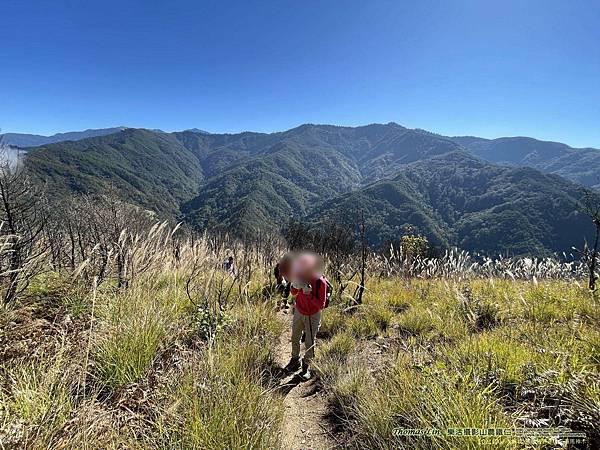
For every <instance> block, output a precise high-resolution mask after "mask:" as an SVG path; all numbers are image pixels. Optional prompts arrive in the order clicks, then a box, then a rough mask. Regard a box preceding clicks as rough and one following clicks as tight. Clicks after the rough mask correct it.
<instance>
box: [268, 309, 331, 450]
mask: <svg viewBox="0 0 600 450" xmlns="http://www.w3.org/2000/svg"><path fill="white" fill-rule="evenodd" d="M278 314H279V318H280V319H281V321H282V322H284V323H285V331H284V332H283V334H282V335H281V338H280V341H279V347H278V349H277V362H278V363H279V364H280V365H281V366H282V367H283V366H285V365H286V364H287V362H288V361H289V359H290V351H291V344H290V338H291V320H292V316H291V315H290V314H289V313H288V314H285V313H283V312H280V313H278ZM317 345H318V342H317ZM302 351H304V344H302ZM280 392H281V394H282V395H283V396H284V400H283V406H284V412H283V424H282V427H281V443H282V444H281V447H282V449H284V450H298V449H314V450H327V449H333V448H337V447H339V445H338V444H337V443H336V441H335V439H334V437H333V434H332V432H331V427H330V425H329V422H328V421H327V418H326V417H325V415H326V413H327V402H326V399H325V395H324V393H323V392H321V391H320V389H319V386H318V384H317V383H316V382H315V378H314V375H313V379H312V380H310V381H307V382H301V381H300V379H299V377H298V376H297V374H290V375H287V376H285V377H283V378H282V379H281V382H280Z"/></svg>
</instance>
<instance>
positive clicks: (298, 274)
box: [290, 253, 319, 281]
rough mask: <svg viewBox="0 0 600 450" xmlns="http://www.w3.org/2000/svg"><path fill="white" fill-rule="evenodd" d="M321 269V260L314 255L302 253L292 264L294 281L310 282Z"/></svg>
mask: <svg viewBox="0 0 600 450" xmlns="http://www.w3.org/2000/svg"><path fill="white" fill-rule="evenodd" d="M318 268H319V260H318V258H317V257H316V255H313V254H312V253H301V254H299V255H298V256H297V257H296V258H295V259H294V260H293V262H292V265H291V270H290V272H291V277H292V280H302V281H308V280H310V279H311V278H312V277H313V276H314V275H315V273H316V272H317V270H318Z"/></svg>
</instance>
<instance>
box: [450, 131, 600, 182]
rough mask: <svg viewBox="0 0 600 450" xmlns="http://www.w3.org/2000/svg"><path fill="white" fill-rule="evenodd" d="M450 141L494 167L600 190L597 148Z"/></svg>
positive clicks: (526, 141) (518, 140) (521, 140)
mask: <svg viewBox="0 0 600 450" xmlns="http://www.w3.org/2000/svg"><path fill="white" fill-rule="evenodd" d="M450 139H451V140H453V141H454V142H456V143H458V144H460V145H462V146H463V147H465V148H466V149H467V150H469V151H470V152H471V153H472V154H474V155H475V156H478V157H480V158H482V159H484V160H486V161H489V162H492V163H499V164H509V165H513V166H519V167H532V168H534V169H538V170H541V171H542V172H546V173H554V174H557V175H561V176H563V177H565V178H567V179H569V180H571V181H575V182H577V183H581V184H583V185H585V186H589V187H593V188H594V189H596V190H598V189H599V188H600V150H597V149H594V148H573V147H569V146H568V145H565V144H561V143H560V142H548V141H539V140H537V139H532V138H528V137H506V138H498V139H482V138H477V137H472V136H458V137H453V138H450Z"/></svg>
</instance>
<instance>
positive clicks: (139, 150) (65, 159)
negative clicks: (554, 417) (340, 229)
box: [26, 123, 595, 254]
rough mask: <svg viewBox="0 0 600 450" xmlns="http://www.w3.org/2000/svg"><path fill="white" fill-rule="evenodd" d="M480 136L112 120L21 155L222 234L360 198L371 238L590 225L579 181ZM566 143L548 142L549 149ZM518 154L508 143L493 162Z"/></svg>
mask: <svg viewBox="0 0 600 450" xmlns="http://www.w3.org/2000/svg"><path fill="white" fill-rule="evenodd" d="M484 141H486V140H482V139H480V138H447V137H444V136H440V135H436V134H433V133H429V132H426V131H423V130H413V129H408V128H405V127H402V126H400V125H398V124H395V123H389V124H384V125H381V124H373V125H366V126H363V127H355V128H353V127H338V126H332V125H311V124H306V125H302V126H299V127H297V128H293V129H291V130H288V131H285V132H278V133H270V134H266V133H253V132H245V133H238V134H210V133H206V132H203V131H194V130H186V131H182V132H176V133H164V132H156V131H150V130H143V129H124V130H122V131H120V132H118V133H115V134H111V135H107V136H102V137H93V138H89V139H84V140H81V141H77V142H62V143H57V144H51V145H45V146H42V147H37V148H33V149H30V150H29V152H28V153H27V156H26V163H27V165H28V166H29V167H30V168H31V169H32V171H33V173H34V174H36V176H37V177H38V178H39V179H41V180H43V181H44V182H45V183H46V184H47V186H48V187H49V191H51V192H52V193H54V194H55V195H61V194H62V193H65V192H67V191H75V192H96V193H98V192H103V191H104V190H105V189H106V188H107V187H108V186H114V187H115V188H116V189H117V191H118V192H119V195H121V197H123V198H124V199H125V200H127V201H129V202H132V203H135V204H138V205H140V206H143V207H145V208H148V209H151V210H154V211H156V212H158V213H159V214H162V215H166V216H173V215H175V216H178V217H179V216H183V217H184V218H185V219H186V220H187V221H189V222H190V223H193V224H195V225H196V226H198V227H200V228H211V229H215V228H216V229H222V230H226V231H228V232H231V233H253V232H256V231H258V230H259V229H273V230H275V229H280V228H281V227H282V226H284V225H285V224H286V223H287V221H288V220H289V218H290V217H291V216H296V217H299V218H306V220H310V221H311V222H313V223H317V222H318V221H319V219H320V218H323V217H329V216H334V215H336V214H344V215H346V216H351V215H352V213H351V211H352V210H355V209H356V208H362V209H363V210H364V211H365V212H367V213H368V214H366V215H367V216H368V217H369V232H368V234H369V239H370V241H371V242H372V243H373V244H380V243H381V242H383V241H384V240H386V239H391V238H394V237H398V235H399V234H401V233H402V230H403V226H404V225H407V224H410V225H413V226H415V227H416V228H417V229H418V230H419V231H420V232H422V233H424V234H425V235H427V236H428V237H429V238H430V240H431V241H432V242H433V243H435V244H436V245H439V246H449V245H458V246H460V247H462V248H466V249H469V250H482V251H487V252H499V251H507V252H511V253H515V254H524V253H529V254H542V253H548V252H551V251H559V250H560V251H562V250H565V249H569V248H570V246H571V245H575V244H580V243H581V241H582V239H583V237H584V236H585V235H587V234H589V231H590V227H588V226H586V225H585V223H586V222H585V219H584V218H583V217H581V216H577V215H576V214H575V213H574V210H575V205H576V203H577V200H578V198H579V197H580V195H581V187H580V186H578V185H576V184H574V183H571V182H569V181H567V180H564V179H563V178H560V177H558V176H552V175H543V174H542V173H540V172H538V171H537V170H533V169H525V168H514V167H501V166H497V165H493V164H490V163H489V162H484V161H483V159H486V158H487V159H489V158H491V156H490V152H491V150H489V149H488V150H485V148H487V147H485V145H484V144H483V143H482V142H484ZM486 145H487V144H486ZM466 147H471V148H473V147H474V148H476V150H472V149H471V150H470V153H469V152H468V151H467V150H466ZM526 151H527V150H523V152H526ZM582 151H583V150H582ZM590 151H595V150H590ZM476 152H478V153H480V154H481V155H480V157H479V158H477V157H475V156H473V154H474V153H476ZM564 152H566V153H564ZM568 153H569V150H568V149H566V150H565V149H564V148H563V147H558V148H557V149H556V150H555V151H554V153H552V155H553V156H552V158H560V157H563V156H565V155H566V154H568ZM545 154H546V153H545ZM548 154H550V153H548ZM557 155H558V156H557ZM561 155H562V156H561ZM508 156H510V158H508ZM495 157H498V158H499V156H498V155H495ZM519 157H520V156H519V154H518V152H512V153H510V152H507V158H508V159H507V160H506V161H504V160H502V161H498V162H499V163H508V164H513V162H514V161H516V160H518V158H519ZM530 159H531V158H529V159H527V158H525V159H524V158H521V159H520V160H519V161H521V162H522V163H523V164H522V165H525V163H524V162H523V161H526V160H527V161H528V160H530ZM547 159H548V158H547ZM550 167H551V166H547V169H548V170H547V171H548V172H549V171H551V170H550ZM549 211H553V213H552V214H550V213H549Z"/></svg>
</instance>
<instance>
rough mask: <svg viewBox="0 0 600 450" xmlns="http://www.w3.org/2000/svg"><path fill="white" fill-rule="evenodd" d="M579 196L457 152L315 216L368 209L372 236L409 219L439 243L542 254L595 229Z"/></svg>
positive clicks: (388, 235)
mask: <svg viewBox="0 0 600 450" xmlns="http://www.w3.org/2000/svg"><path fill="white" fill-rule="evenodd" d="M580 196H581V188H580V187H578V186H577V185H575V184H573V183H571V182H569V181H567V180H565V179H563V178H560V177H558V176H554V175H544V174H542V173H540V172H538V171H536V170H533V169H527V168H507V167H501V166H494V165H491V164H487V163H484V162H483V161H481V160H478V159H476V158H474V157H473V156H470V155H468V154H467V153H465V152H452V153H449V154H446V155H443V156H441V157H435V158H432V159H429V160H427V161H422V162H417V163H415V164H412V165H409V166H407V167H406V168H404V169H401V170H400V172H399V174H398V175H397V176H396V177H395V178H393V179H391V180H384V181H380V182H377V183H374V184H372V185H370V186H367V187H366V188H364V189H362V190H360V191H357V192H353V193H351V194H348V195H345V196H342V197H340V198H336V199H334V200H332V201H328V202H326V204H323V205H322V206H321V207H320V208H319V210H318V211H316V212H315V213H313V215H312V219H313V220H315V221H316V220H318V219H319V218H320V217H323V216H327V215H328V214H331V213H333V214H336V215H351V214H354V215H356V213H355V212H356V211H357V210H359V209H360V208H363V209H366V211H368V214H367V217H368V225H369V227H368V228H369V230H370V233H371V236H370V238H371V241H372V242H378V243H381V242H383V241H384V240H387V239H394V238H397V236H398V235H399V234H400V233H401V231H402V227H403V226H404V225H406V224H410V225H413V226H416V227H417V228H418V230H419V231H420V232H421V233H423V234H425V235H427V236H428V237H429V238H430V239H431V240H432V242H434V243H435V244H436V245H441V246H444V245H448V244H451V245H457V246H459V247H461V248H465V249H469V250H476V251H482V252H486V253H505V254H510V255H515V254H516V255H522V254H538V255H539V254H543V253H546V252H549V251H565V252H569V251H570V249H571V246H572V245H574V244H575V243H576V242H577V243H581V242H582V241H583V239H584V237H585V236H590V235H591V233H592V225H591V222H590V220H589V219H588V218H587V217H584V216H582V215H581V214H579V213H578V212H577V211H576V204H577V202H578V200H579V198H580Z"/></svg>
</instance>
